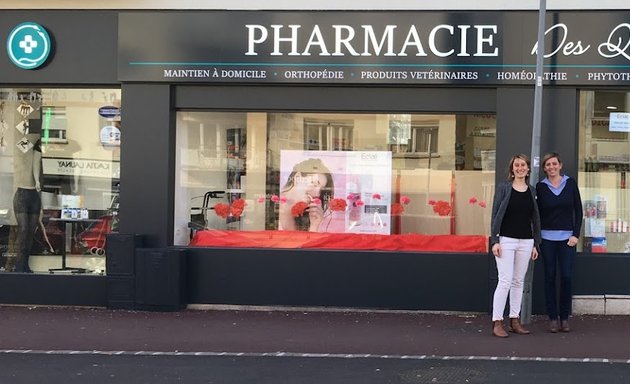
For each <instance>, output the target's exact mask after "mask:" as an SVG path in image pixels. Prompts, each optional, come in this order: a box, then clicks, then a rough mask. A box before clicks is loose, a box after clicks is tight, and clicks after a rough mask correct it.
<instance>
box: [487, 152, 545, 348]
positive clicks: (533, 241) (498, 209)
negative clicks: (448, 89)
mask: <svg viewBox="0 0 630 384" xmlns="http://www.w3.org/2000/svg"><path fill="white" fill-rule="evenodd" d="M529 171H530V162H529V158H528V157H527V156H525V155H516V156H514V157H512V159H511V160H510V165H509V177H508V180H507V181H504V182H501V183H499V184H498V185H497V187H496V191H495V194H494V201H493V204H492V224H491V226H492V228H491V229H492V232H491V236H490V244H491V247H492V254H493V255H494V259H495V261H496V263H497V271H498V274H499V282H498V284H497V288H496V290H495V291H494V299H493V303H492V324H493V326H492V334H493V335H494V336H497V337H508V333H507V332H506V330H505V328H504V326H503V311H504V310H505V304H506V302H507V298H508V295H509V297H510V331H511V332H514V333H517V334H522V335H525V334H528V333H529V331H528V330H526V329H525V328H524V327H523V326H522V325H521V323H520V322H519V315H520V311H521V302H522V300H523V281H524V280H525V273H526V272H527V268H528V266H529V259H530V258H531V259H532V260H536V259H537V258H538V247H539V245H540V216H539V214H538V205H537V204H536V194H535V192H534V191H535V189H534V188H533V187H532V186H530V185H529Z"/></svg>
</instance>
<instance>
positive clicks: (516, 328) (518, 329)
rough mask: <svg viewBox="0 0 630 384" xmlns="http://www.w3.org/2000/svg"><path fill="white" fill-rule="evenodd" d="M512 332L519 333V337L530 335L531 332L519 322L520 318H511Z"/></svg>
mask: <svg viewBox="0 0 630 384" xmlns="http://www.w3.org/2000/svg"><path fill="white" fill-rule="evenodd" d="M510 332H513V333H518V334H519V335H529V331H528V330H527V329H525V328H523V326H522V325H521V323H520V321H518V317H514V318H510Z"/></svg>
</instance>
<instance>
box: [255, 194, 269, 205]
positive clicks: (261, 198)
mask: <svg viewBox="0 0 630 384" xmlns="http://www.w3.org/2000/svg"><path fill="white" fill-rule="evenodd" d="M265 200H267V199H265V197H264V196H260V197H259V198H258V199H256V201H257V202H259V203H264V202H265Z"/></svg>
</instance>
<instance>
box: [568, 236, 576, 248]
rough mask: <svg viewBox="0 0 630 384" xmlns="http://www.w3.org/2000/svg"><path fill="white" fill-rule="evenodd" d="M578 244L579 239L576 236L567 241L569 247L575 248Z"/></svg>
mask: <svg viewBox="0 0 630 384" xmlns="http://www.w3.org/2000/svg"><path fill="white" fill-rule="evenodd" d="M577 243H578V238H577V237H575V236H571V237H569V241H567V245H568V246H569V247H575V246H576V245H577Z"/></svg>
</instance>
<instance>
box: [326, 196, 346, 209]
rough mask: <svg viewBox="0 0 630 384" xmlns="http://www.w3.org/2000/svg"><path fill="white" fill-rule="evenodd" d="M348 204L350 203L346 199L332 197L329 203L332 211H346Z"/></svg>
mask: <svg viewBox="0 0 630 384" xmlns="http://www.w3.org/2000/svg"><path fill="white" fill-rule="evenodd" d="M347 205H348V204H347V203H346V201H345V200H344V199H332V200H330V204H328V206H329V207H330V210H331V211H339V212H343V211H345V210H346V207H347Z"/></svg>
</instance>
